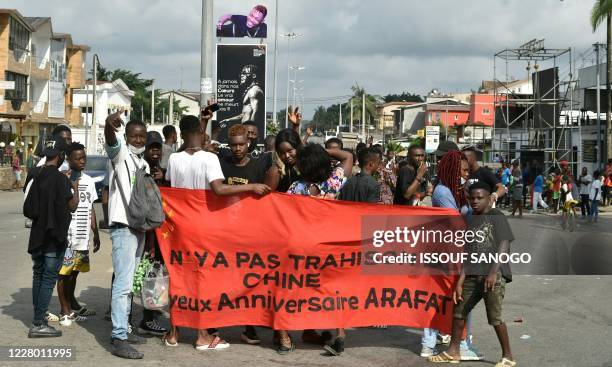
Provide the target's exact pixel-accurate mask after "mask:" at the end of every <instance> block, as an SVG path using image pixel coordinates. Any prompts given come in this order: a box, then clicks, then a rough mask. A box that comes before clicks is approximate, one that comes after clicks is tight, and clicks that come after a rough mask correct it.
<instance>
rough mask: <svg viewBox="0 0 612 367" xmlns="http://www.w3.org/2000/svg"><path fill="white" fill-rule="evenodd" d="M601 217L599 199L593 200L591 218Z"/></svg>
mask: <svg viewBox="0 0 612 367" xmlns="http://www.w3.org/2000/svg"><path fill="white" fill-rule="evenodd" d="M597 218H599V200H591V211H590V212H589V220H595V221H596V220H597Z"/></svg>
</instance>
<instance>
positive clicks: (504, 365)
mask: <svg viewBox="0 0 612 367" xmlns="http://www.w3.org/2000/svg"><path fill="white" fill-rule="evenodd" d="M495 367H516V362H515V361H511V360H509V359H508V358H502V360H501V361H499V362H497V364H495Z"/></svg>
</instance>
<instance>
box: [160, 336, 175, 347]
mask: <svg viewBox="0 0 612 367" xmlns="http://www.w3.org/2000/svg"><path fill="white" fill-rule="evenodd" d="M168 336H169V333H166V334H165V335H164V336H162V341H163V342H164V345H165V346H166V347H178V336H177V338H176V341H175V342H174V343H170V342H169V341H168Z"/></svg>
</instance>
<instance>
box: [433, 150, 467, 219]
mask: <svg viewBox="0 0 612 367" xmlns="http://www.w3.org/2000/svg"><path fill="white" fill-rule="evenodd" d="M462 160H467V158H466V157H465V155H464V154H463V153H461V152H459V151H457V150H451V151H449V152H448V153H446V154H445V155H444V157H442V159H441V160H440V162H439V163H438V182H439V183H441V184H442V185H444V186H446V187H448V189H449V190H450V191H451V192H452V193H453V196H454V197H455V201H456V202H457V206H458V207H459V208H461V207H462V206H464V205H465V204H467V199H466V197H465V190H464V189H463V187H462V186H461V183H460V182H461V181H460V177H461V161H462Z"/></svg>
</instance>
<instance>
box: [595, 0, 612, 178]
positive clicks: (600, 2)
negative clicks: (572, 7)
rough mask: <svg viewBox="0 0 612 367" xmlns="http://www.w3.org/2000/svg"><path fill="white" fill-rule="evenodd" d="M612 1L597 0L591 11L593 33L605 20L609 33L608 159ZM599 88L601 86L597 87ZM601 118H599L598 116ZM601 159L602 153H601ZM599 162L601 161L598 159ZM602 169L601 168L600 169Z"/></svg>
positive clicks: (611, 142)
mask: <svg viewBox="0 0 612 367" xmlns="http://www.w3.org/2000/svg"><path fill="white" fill-rule="evenodd" d="M611 16H612V0H596V1H595V4H594V5H593V10H592V11H591V26H592V27H593V32H595V31H596V30H597V27H599V25H600V24H601V23H603V21H604V20H606V23H607V32H606V35H607V36H606V44H607V45H606V100H607V109H606V131H607V135H608V136H607V137H606V141H607V142H608V145H607V152H608V157H609V156H610V153H612V122H611V120H610V118H611V117H610V113H611V110H612V94H611V93H612V92H611V91H610V73H611V69H610V68H611V67H612V65H611V64H612V61H611V60H612V54H611V53H612V19H611ZM597 87H598V88H599V86H597ZM598 118H599V116H598ZM599 155H600V157H601V152H599ZM598 161H599V159H598ZM598 168H600V167H598Z"/></svg>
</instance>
